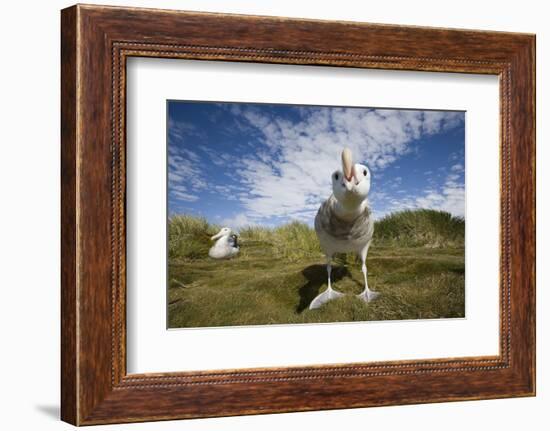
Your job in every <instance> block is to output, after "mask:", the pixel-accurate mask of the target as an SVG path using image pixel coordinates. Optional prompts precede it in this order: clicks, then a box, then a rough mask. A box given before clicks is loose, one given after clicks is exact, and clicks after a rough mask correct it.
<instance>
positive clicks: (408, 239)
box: [374, 209, 465, 248]
mask: <svg viewBox="0 0 550 431" xmlns="http://www.w3.org/2000/svg"><path fill="white" fill-rule="evenodd" d="M464 225H465V223H464V219H463V218H460V217H453V216H452V215H451V214H449V213H448V212H444V211H435V210H425V209H420V210H406V211H401V212H397V213H393V214H390V215H388V216H386V217H384V218H383V219H381V220H378V221H377V222H376V224H375V228H374V244H377V245H386V246H391V245H394V246H400V247H431V248H439V247H461V246H464Z"/></svg>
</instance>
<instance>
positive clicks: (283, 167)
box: [61, 5, 535, 425]
mask: <svg viewBox="0 0 550 431" xmlns="http://www.w3.org/2000/svg"><path fill="white" fill-rule="evenodd" d="M61 30H62V35H61V43H62V95H61V98H62V154H61V158H62V346H61V349H62V382H61V383H62V404H61V405H62V410H61V414H62V419H63V420H65V421H67V422H70V423H73V424H75V425H88V424H102V423H117V422H137V421H149V420H165V419H178V418H193V417H211V416H223V415H238V414H256V413H270V412H287V411H306V410H320V409H335V408H352V407H367V406H381V405H395V404H411V403H425V402H441V401H450V400H471V399H489V398H501V397H513V396H532V395H534V394H535V164H534V163H535V162H534V160H535V135H534V127H535V126H534V125H535V112H534V100H535V79H534V70H535V68H534V65H535V54H534V52H535V51H534V47H535V37H534V36H533V35H528V34H513V33H499V32H485V31H469V30H468V31H467V30H450V29H433V28H421V27H402V26H388V25H377V24H365V23H350V22H328V21H313V20H297V19H286V18H274V17H253V16H239V15H220V14H211V13H196V12H179V11H165V10H148V9H134V8H119V7H104V6H92V5H87V6H82V5H77V6H73V7H71V8H68V9H65V10H63V11H62V29H61Z"/></svg>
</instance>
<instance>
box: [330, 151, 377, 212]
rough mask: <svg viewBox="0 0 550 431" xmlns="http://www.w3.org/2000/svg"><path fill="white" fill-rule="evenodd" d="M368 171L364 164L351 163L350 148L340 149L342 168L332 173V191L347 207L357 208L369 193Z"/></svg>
mask: <svg viewBox="0 0 550 431" xmlns="http://www.w3.org/2000/svg"><path fill="white" fill-rule="evenodd" d="M369 190H370V171H369V168H367V167H366V166H365V165H362V164H360V163H355V164H354V163H353V160H352V156H351V150H350V149H349V148H344V151H342V170H337V171H335V172H334V173H333V174H332V193H333V194H334V197H335V198H336V200H337V201H338V202H339V203H340V204H341V205H342V206H343V207H344V208H347V209H350V210H351V209H354V208H357V207H358V206H359V205H360V204H361V203H362V202H363V201H364V200H365V199H366V198H367V195H368V194H369Z"/></svg>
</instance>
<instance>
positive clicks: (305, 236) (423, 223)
mask: <svg viewBox="0 0 550 431" xmlns="http://www.w3.org/2000/svg"><path fill="white" fill-rule="evenodd" d="M229 227H231V226H229ZM218 230H219V226H217V225H211V224H209V223H208V222H207V221H206V219H204V218H200V217H194V216H190V215H177V216H174V217H172V218H170V220H169V234H168V244H169V246H168V251H169V257H170V258H171V259H191V260H193V259H206V258H208V249H209V248H210V247H211V246H212V243H211V241H210V237H211V236H212V235H214V234H215V233H216V232H217V231H218ZM238 234H239V243H240V244H241V251H240V253H239V255H238V256H239V257H240V258H251V257H252V258H253V257H254V256H258V255H262V256H271V257H273V258H279V259H286V260H287V261H291V262H295V261H297V260H300V259H309V258H320V257H322V252H321V248H320V245H319V241H318V239H317V235H316V233H315V230H314V229H313V228H311V227H309V226H308V225H307V224H305V223H302V222H298V221H293V222H290V223H287V224H285V225H282V226H278V227H275V228H271V227H267V226H247V227H243V228H241V229H239V232H238ZM377 247H382V248H389V249H391V248H395V247H401V248H402V247H423V248H456V247H464V219H462V218H458V217H453V216H452V215H451V214H449V213H446V212H443V211H434V210H407V211H401V212H397V213H393V214H390V215H388V216H386V217H384V218H383V219H381V220H378V221H376V222H375V227H374V239H373V244H372V247H371V250H372V249H376V248H377ZM335 261H336V262H337V263H341V264H353V263H355V262H357V257H356V255H355V253H347V254H339V255H336V256H335Z"/></svg>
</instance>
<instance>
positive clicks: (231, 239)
mask: <svg viewBox="0 0 550 431" xmlns="http://www.w3.org/2000/svg"><path fill="white" fill-rule="evenodd" d="M210 239H211V240H212V241H214V240H217V241H216V243H215V244H214V245H213V246H212V247H211V248H210V250H209V251H208V256H210V257H211V258H213V259H227V258H230V257H233V256H235V255H236V254H237V253H238V252H239V244H238V243H237V235H235V234H232V232H231V229H229V228H228V227H224V228H222V229H221V230H220V231H219V232H218V233H217V234H216V235H214V236H213V237H212V238H210Z"/></svg>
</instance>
